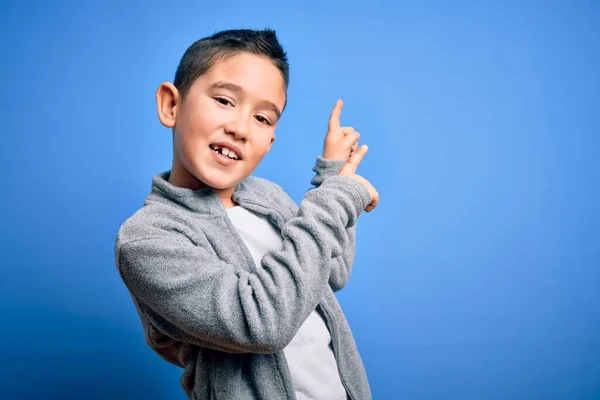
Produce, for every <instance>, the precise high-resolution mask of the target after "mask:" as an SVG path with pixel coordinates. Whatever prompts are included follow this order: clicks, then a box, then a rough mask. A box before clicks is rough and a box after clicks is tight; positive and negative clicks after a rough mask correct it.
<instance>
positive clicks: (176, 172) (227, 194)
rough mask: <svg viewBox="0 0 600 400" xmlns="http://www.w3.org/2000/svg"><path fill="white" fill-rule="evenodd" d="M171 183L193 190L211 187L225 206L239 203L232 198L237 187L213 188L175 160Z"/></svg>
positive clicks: (170, 178) (228, 206) (229, 206)
mask: <svg viewBox="0 0 600 400" xmlns="http://www.w3.org/2000/svg"><path fill="white" fill-rule="evenodd" d="M169 183H170V184H171V185H173V186H177V187H181V188H186V189H192V190H200V189H207V188H210V189H212V190H213V191H215V193H216V194H217V196H219V199H221V202H222V203H223V206H224V207H225V208H231V207H235V206H237V204H236V203H235V202H234V201H233V199H232V196H233V192H234V191H235V187H233V188H229V189H215V188H211V187H210V186H208V185H206V184H205V183H204V182H202V181H201V180H199V179H197V178H196V177H194V176H193V175H192V174H190V173H189V172H188V171H187V170H186V169H185V168H183V167H182V166H181V165H179V163H177V162H174V163H173V167H172V168H171V174H170V175H169Z"/></svg>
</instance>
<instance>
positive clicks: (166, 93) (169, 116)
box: [156, 82, 180, 128]
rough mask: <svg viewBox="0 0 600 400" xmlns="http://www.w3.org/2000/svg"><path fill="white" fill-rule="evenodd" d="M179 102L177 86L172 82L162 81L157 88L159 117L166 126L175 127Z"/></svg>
mask: <svg viewBox="0 0 600 400" xmlns="http://www.w3.org/2000/svg"><path fill="white" fill-rule="evenodd" d="M179 102H180V96H179V91H178V90H177V88H176V87H175V86H174V85H173V84H172V83H170V82H164V83H161V85H160V86H159V87H158V89H157V90H156V107H157V111H158V119H159V120H160V123H161V124H163V125H164V126H165V127H167V128H174V127H175V121H176V120H177V109H178V106H179V105H180V104H179Z"/></svg>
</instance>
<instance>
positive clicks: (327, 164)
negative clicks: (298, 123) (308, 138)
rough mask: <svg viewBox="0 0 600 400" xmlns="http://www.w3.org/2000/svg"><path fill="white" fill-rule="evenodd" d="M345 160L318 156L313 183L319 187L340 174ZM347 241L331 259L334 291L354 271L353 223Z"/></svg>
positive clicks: (348, 229) (341, 286)
mask: <svg viewBox="0 0 600 400" xmlns="http://www.w3.org/2000/svg"><path fill="white" fill-rule="evenodd" d="M344 163H345V161H340V160H326V159H324V158H323V157H318V158H317V161H316V163H315V166H314V167H313V171H314V172H315V176H314V177H313V179H312V180H311V184H312V185H313V186H315V187H319V186H320V185H321V184H322V183H323V182H324V180H325V179H327V178H329V177H331V176H335V175H337V174H338V172H339V171H340V169H341V168H342V166H343V165H344ZM346 237H347V239H348V240H347V243H346V245H345V246H344V247H343V248H342V253H341V254H340V255H339V256H338V257H335V258H333V259H332V260H331V273H330V274H329V286H331V289H332V290H333V291H334V292H337V291H339V290H342V289H343V288H344V287H345V286H346V283H347V282H348V279H349V278H350V273H351V272H352V265H353V263H354V251H355V248H356V225H352V226H350V227H348V228H347V229H346Z"/></svg>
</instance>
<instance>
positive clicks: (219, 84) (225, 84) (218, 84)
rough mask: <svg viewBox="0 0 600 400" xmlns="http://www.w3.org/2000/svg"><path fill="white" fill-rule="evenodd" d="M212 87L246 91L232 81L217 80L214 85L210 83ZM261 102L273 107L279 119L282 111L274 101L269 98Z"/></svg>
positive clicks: (238, 92)
mask: <svg viewBox="0 0 600 400" xmlns="http://www.w3.org/2000/svg"><path fill="white" fill-rule="evenodd" d="M210 87H211V88H212V89H226V90H230V91H232V92H234V93H237V94H242V93H243V92H244V89H242V87H241V86H238V85H236V84H235V83H230V82H223V81H218V82H215V83H213V84H212V85H210ZM261 104H262V105H265V106H267V108H269V109H271V110H272V111H273V112H274V113H275V114H276V115H277V119H279V118H280V117H281V111H280V110H279V108H278V107H277V106H276V105H275V104H274V103H272V102H270V101H269V100H263V101H261Z"/></svg>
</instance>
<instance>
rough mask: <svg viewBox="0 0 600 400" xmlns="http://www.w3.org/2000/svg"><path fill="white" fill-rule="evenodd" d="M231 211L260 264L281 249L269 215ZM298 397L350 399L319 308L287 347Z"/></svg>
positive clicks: (278, 236) (256, 261)
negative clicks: (267, 255)
mask: <svg viewBox="0 0 600 400" xmlns="http://www.w3.org/2000/svg"><path fill="white" fill-rule="evenodd" d="M227 215H228V216H229V219H230V220H231V221H232V222H233V225H234V226H235V228H236V230H237V231H238V233H239V234H240V236H241V237H242V239H243V240H244V242H245V243H246V246H247V247H248V249H249V250H250V253H251V254H252V258H253V259H254V262H255V264H256V266H257V267H258V268H261V265H260V260H261V258H262V257H263V255H264V254H265V253H267V252H268V251H271V250H275V249H281V247H282V246H283V240H282V237H281V234H280V233H279V232H278V231H277V229H276V228H275V227H274V226H273V225H272V224H271V223H270V222H269V221H268V220H267V219H266V217H264V216H262V215H258V214H254V213H253V212H251V211H249V210H247V209H245V208H243V207H240V206H237V207H232V208H228V209H227ZM283 352H284V354H285V358H286V360H287V364H288V367H289V369H290V373H291V375H292V381H293V385H294V391H295V392H296V397H297V398H298V400H322V399H328V400H329V399H331V400H346V399H347V396H346V390H345V389H344V386H343V385H342V382H341V380H340V374H339V372H338V368H337V364H336V361H335V356H334V354H333V348H332V343H331V334H330V333H329V330H328V329H327V325H326V324H325V320H324V319H323V317H322V316H321V314H320V313H319V312H318V310H317V309H315V310H314V311H313V312H312V313H311V314H310V315H309V316H308V318H307V319H306V321H304V323H303V324H302V326H301V327H300V329H299V330H298V332H297V333H296V336H294V338H293V339H292V341H291V342H290V343H289V344H288V346H287V347H286V348H285V349H284V350H283Z"/></svg>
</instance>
